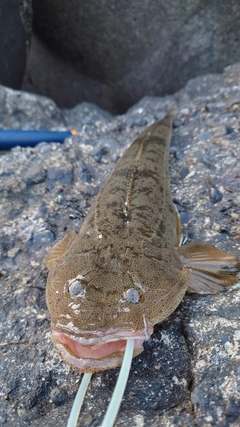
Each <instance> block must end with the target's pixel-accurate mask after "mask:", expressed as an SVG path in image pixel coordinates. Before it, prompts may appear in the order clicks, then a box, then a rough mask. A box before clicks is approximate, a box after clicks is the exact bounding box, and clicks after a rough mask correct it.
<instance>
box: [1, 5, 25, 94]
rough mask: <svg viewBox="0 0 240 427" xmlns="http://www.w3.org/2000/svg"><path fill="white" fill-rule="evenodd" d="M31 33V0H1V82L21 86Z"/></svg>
mask: <svg viewBox="0 0 240 427" xmlns="http://www.w3.org/2000/svg"><path fill="white" fill-rule="evenodd" d="M31 33H32V2H31V0H21V1H16V0H8V1H5V0H0V40H1V43H0V58H1V66H0V84H2V85H6V86H10V87H13V88H15V89H19V88H20V87H21V83H22V79H23V75H24V71H25V66H26V61H27V56H28V53H29V50H30V39H31Z"/></svg>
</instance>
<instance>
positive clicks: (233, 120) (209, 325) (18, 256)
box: [0, 64, 240, 427]
mask: <svg viewBox="0 0 240 427" xmlns="http://www.w3.org/2000/svg"><path fill="white" fill-rule="evenodd" d="M0 97H1V106H3V107H4V108H1V113H0V123H1V125H2V127H12V128H27V129H31V128H41V127H42V126H43V125H44V126H48V127H49V128H50V129H56V127H57V126H58V127H59V128H61V129H64V128H68V126H71V127H72V126H73V125H75V127H76V128H77V130H78V134H77V135H76V136H73V137H71V138H69V139H67V140H66V141H65V143H64V144H63V145H61V144H57V143H52V144H47V143H44V142H43V143H41V144H39V145H38V146H37V147H35V148H26V149H22V148H20V147H16V148H14V149H13V150H12V151H11V152H8V153H7V154H5V155H2V156H0V230H1V231H0V233H1V237H0V245H1V246H0V289H1V299H0V306H1V323H2V324H1V330H0V335H1V341H0V342H1V353H0V358H1V366H2V369H1V370H0V384H1V388H2V389H1V407H0V424H1V425H3V426H11V427H24V426H29V425H31V426H34V427H45V426H46V427H55V426H56V425H58V426H65V425H66V422H67V419H68V416H69V413H70V409H71V406H72V403H73V399H74V396H75V393H76V391H77V388H78V384H79V379H80V377H81V375H80V374H79V372H77V371H74V370H73V369H72V368H69V367H68V366H67V365H65V364H64V363H63V362H62V361H61V360H60V359H59V357H58V355H57V354H56V352H55V350H54V348H53V345H52V343H51V338H50V316H49V313H48V311H47V307H46V302H45V284H46V278H47V269H46V266H45V261H44V260H45V256H46V254H47V252H48V250H49V248H50V247H51V246H52V245H53V244H54V241H55V240H56V239H59V238H60V237H61V236H62V235H63V234H64V232H65V231H66V230H67V229H69V228H72V229H74V230H77V231H78V230H79V227H80V226H81V224H82V222H83V220H84V217H85V215H86V213H87V211H88V208H89V206H90V204H91V203H92V200H93V197H94V196H95V195H96V194H97V193H98V191H99V189H100V187H101V185H102V184H103V183H104V181H105V178H106V176H107V174H108V173H109V171H110V170H111V169H112V168H113V166H114V164H115V162H116V160H117V158H118V157H119V156H120V155H121V154H122V153H123V151H124V149H125V148H126V146H128V145H129V144H130V143H131V141H132V140H133V139H134V137H135V136H136V135H138V134H139V133H140V132H141V131H142V130H143V129H144V128H145V127H146V126H147V125H150V124H151V123H153V122H154V121H156V120H157V119H159V118H161V117H163V115H164V112H165V111H166V110H168V109H171V110H172V111H173V113H174V130H173V138H172V144H171V159H170V167H171V177H172V192H173V198H174V201H175V203H176V204H177V206H178V209H179V212H180V216H181V218H182V221H183V234H184V237H185V238H186V239H187V240H188V241H203V242H206V241H207V242H212V243H214V244H216V245H217V246H218V247H219V248H220V249H223V250H227V251H229V252H231V253H233V254H235V255H238V256H239V251H240V239H239V237H240V236H239V211H240V194H239V188H240V170H239V160H240V143H239V139H240V136H239V135H240V133H239V128H240V64H236V65H234V66H231V67H228V68H227V69H226V70H225V71H224V73H223V75H217V74H215V75H206V76H204V77H201V78H196V79H194V80H191V81H189V83H188V84H187V85H186V87H185V88H184V89H183V90H181V91H180V92H177V93H176V94H175V95H173V96H168V97H165V98H151V97H147V98H143V99H142V100H141V101H140V102H139V103H138V104H136V105H135V106H133V107H132V108H131V109H130V110H129V111H128V112H127V113H126V114H125V115H122V116H116V117H113V116H111V115H110V114H109V113H106V112H104V111H102V110H100V109H99V108H98V107H95V106H94V105H91V104H87V103H85V104H83V105H80V106H78V107H76V109H74V110H72V111H71V110H70V111H66V110H63V111H60V110H59V109H58V108H57V107H56V106H55V105H54V103H53V101H51V100H49V99H46V98H43V97H40V96H36V95H30V94H26V93H24V92H16V91H13V90H10V89H7V88H4V87H1V90H0ZM219 195H221V196H219ZM239 302H240V286H239V284H237V285H235V286H234V287H232V288H230V289H229V290H228V291H226V292H224V293H222V294H219V295H215V296H199V295H189V296H185V297H184V299H183V301H182V303H181V304H180V306H179V307H178V309H177V310H176V312H175V313H173V314H172V315H171V316H170V318H168V319H167V320H166V321H164V322H163V323H162V324H161V325H157V326H156V328H155V333H154V334H153V336H152V337H151V339H150V340H149V341H148V342H146V343H145V350H144V352H143V353H142V354H141V355H140V356H138V357H137V358H135V359H134V360H133V362H132V367H131V371H130V376H129V380H128V384H127V389H126V392H125V395H124V399H123V402H122V405H121V410H120V412H119V415H118V417H117V420H116V426H126V425H128V426H131V427H134V426H146V427H150V426H151V427H157V426H159V425H164V426H167V427H168V426H169V427H170V426H186V427H193V426H194V427H196V426H199V427H200V426H201V427H203V426H204V427H210V426H219V427H220V426H228V425H229V426H230V425H231V426H233V427H237V426H239V423H240V409H239V408H240V395H239V389H240V380H239V369H240V357H239V342H240V333H239V330H240V320H239ZM118 372H119V370H118V369H114V370H109V371H106V372H103V373H99V374H95V375H93V378H92V382H91V386H90V388H89V391H88V393H87V396H86V398H85V403H84V406H83V411H82V414H81V417H80V424H79V425H81V426H85V427H87V426H94V427H97V426H100V424H101V420H102V418H103V414H104V413H105V411H106V407H107V401H108V399H110V396H111V394H112V391H113V388H114V386H115V382H116V379H117V375H118Z"/></svg>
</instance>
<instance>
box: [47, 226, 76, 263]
mask: <svg viewBox="0 0 240 427" xmlns="http://www.w3.org/2000/svg"><path fill="white" fill-rule="evenodd" d="M76 237H77V233H75V231H74V230H68V231H67V232H66V234H65V235H64V236H63V238H62V239H61V240H59V242H57V243H56V244H55V245H54V246H53V247H52V248H51V249H50V251H49V252H48V254H47V258H46V264H47V268H48V270H51V269H52V266H53V264H54V261H56V259H58V258H60V257H61V256H62V255H63V254H64V253H65V252H66V251H67V250H68V249H69V248H70V246H71V244H72V242H73V241H74V240H75V239H76Z"/></svg>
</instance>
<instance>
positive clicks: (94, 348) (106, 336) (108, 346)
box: [52, 327, 152, 373]
mask: <svg viewBox="0 0 240 427" xmlns="http://www.w3.org/2000/svg"><path fill="white" fill-rule="evenodd" d="M148 332H149V334H151V333H152V328H151V329H150V328H149V330H148ZM86 336H87V337H88V338H86ZM128 338H133V339H134V353H133V357H135V356H137V355H138V354H140V353H141V352H142V351H143V342H144V341H145V339H146V331H144V330H142V331H137V332H136V331H135V332H134V331H107V332H104V333H103V332H90V331H88V332H86V331H84V332H83V333H82V334H80V332H79V335H78V336H76V335H75V334H73V333H72V331H70V330H67V329H66V328H60V327H53V329H52V340H53V343H54V346H55V347H56V349H57V351H58V353H59V354H60V356H61V357H62V359H63V360H64V361H65V362H66V363H68V364H69V365H71V366H72V367H73V368H75V369H78V370H80V371H81V372H84V373H93V372H97V371H101V370H105V369H111V368H115V367H117V366H119V365H120V364H121V363H122V359H123V356H124V351H125V347H126V343H127V339H128Z"/></svg>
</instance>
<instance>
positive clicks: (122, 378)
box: [102, 339, 134, 427]
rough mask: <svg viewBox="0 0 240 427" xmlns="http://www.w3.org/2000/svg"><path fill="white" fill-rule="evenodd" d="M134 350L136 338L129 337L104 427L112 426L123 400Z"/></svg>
mask: <svg viewBox="0 0 240 427" xmlns="http://www.w3.org/2000/svg"><path fill="white" fill-rule="evenodd" d="M133 350H134V339H128V340H127V345H126V350H125V354H124V358H123V363H122V366H121V370H120V374H119V377H118V380H117V384H116V386H115V390H114V392H113V395H112V399H111V401H110V403H109V406H108V409H107V412H106V414H105V417H104V420H103V423H102V427H112V426H113V424H114V421H115V419H116V417H117V413H118V410H119V407H120V404H121V401H122V397H123V393H124V390H125V387H126V384H127V380H128V375H129V371H130V367H131V363H132V356H133Z"/></svg>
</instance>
